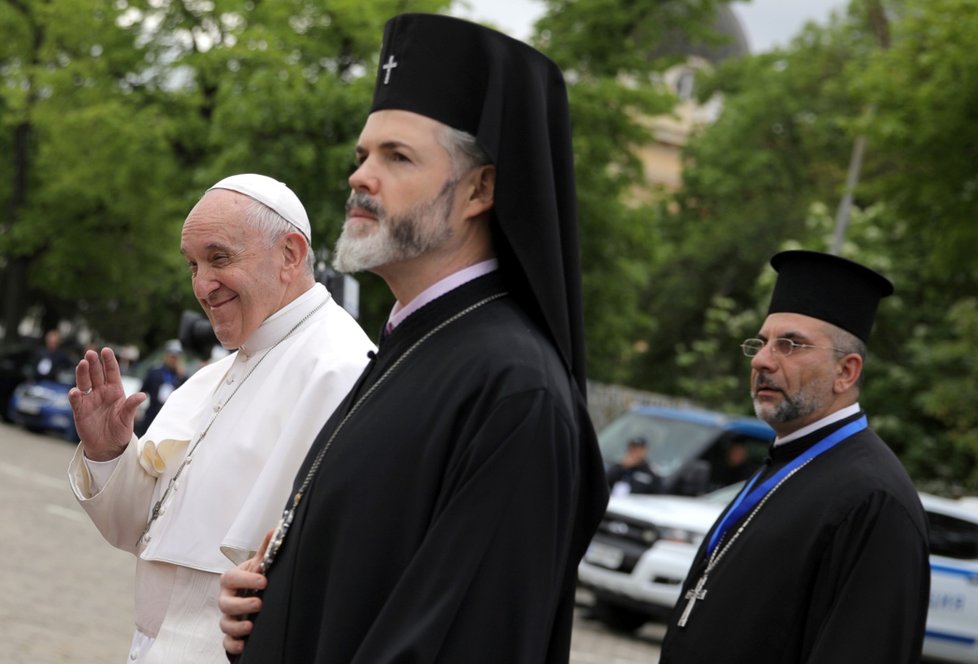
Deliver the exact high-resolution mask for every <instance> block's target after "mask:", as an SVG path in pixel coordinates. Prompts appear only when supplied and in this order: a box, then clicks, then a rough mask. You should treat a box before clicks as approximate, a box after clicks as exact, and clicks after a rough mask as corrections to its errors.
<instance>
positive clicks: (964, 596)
mask: <svg viewBox="0 0 978 664" xmlns="http://www.w3.org/2000/svg"><path fill="white" fill-rule="evenodd" d="M739 488H740V487H739V485H734V486H731V487H726V488H723V489H720V490H718V491H716V492H713V493H711V494H706V495H704V496H699V497H696V498H690V497H683V496H662V495H652V496H641V495H625V496H613V497H612V498H611V500H610V501H609V503H608V510H607V513H606V514H605V518H604V519H603V520H602V522H601V525H600V526H599V527H598V531H597V533H596V534H595V536H594V538H593V540H592V542H591V545H590V547H589V548H588V550H587V553H586V554H585V555H584V559H583V560H582V561H581V564H580V567H579V569H578V579H579V583H580V585H581V586H582V587H584V588H586V589H588V590H590V591H591V593H592V594H593V596H594V608H593V613H594V616H595V617H596V618H598V619H599V620H601V621H603V622H605V623H606V624H607V625H608V626H609V627H611V628H613V629H616V630H620V631H632V630H635V629H638V628H639V627H641V626H642V625H643V624H645V623H646V622H648V621H649V620H654V619H661V618H663V617H665V616H667V615H668V614H669V613H670V612H671V610H672V607H673V606H674V605H675V603H676V601H677V600H678V599H679V591H680V589H681V587H682V583H683V580H684V579H685V578H686V574H687V573H688V572H689V568H690V566H691V565H692V563H693V557H694V556H695V555H696V551H697V549H698V548H699V545H700V542H702V541H703V537H704V536H705V535H706V533H707V532H708V531H709V529H710V527H711V526H712V525H713V522H714V521H716V519H717V517H718V516H719V515H720V513H721V512H722V511H723V509H724V507H725V506H726V505H727V504H728V503H729V502H730V500H732V499H733V497H734V495H735V494H736V492H737V490H738V489H739ZM920 500H921V503H922V504H923V506H924V510H925V511H926V512H927V519H928V522H929V526H930V546H931V555H930V562H931V593H930V610H929V612H928V615H927V631H926V635H925V638H924V656H925V657H926V658H928V659H929V660H932V661H941V662H962V663H965V662H966V663H969V664H978V498H970V499H961V500H948V499H944V498H938V497H936V496H932V495H929V494H923V493H922V494H920Z"/></svg>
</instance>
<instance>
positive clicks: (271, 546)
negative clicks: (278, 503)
mask: <svg viewBox="0 0 978 664" xmlns="http://www.w3.org/2000/svg"><path fill="white" fill-rule="evenodd" d="M505 295H506V293H505V292H504V293H496V294H495V295H490V296H489V297H487V298H485V299H483V300H480V301H478V302H476V303H475V304H473V305H470V306H469V307H467V308H465V309H463V310H462V311H459V312H458V313H456V314H455V315H454V316H452V317H451V318H449V319H447V320H444V321H442V322H441V323H440V324H438V325H436V326H435V327H434V328H432V329H431V330H429V331H428V332H427V333H426V334H425V335H424V336H423V337H421V338H420V339H418V340H417V341H415V342H414V344H412V345H411V347H410V348H408V349H407V350H406V351H404V353H403V354H402V355H401V356H400V357H399V358H397V360H396V361H395V362H394V364H392V365H391V366H390V367H389V368H388V369H387V371H385V372H384V373H383V374H382V375H381V376H380V378H378V379H377V381H376V382H375V383H374V384H373V385H371V386H370V389H368V390H367V391H366V392H364V393H363V395H362V396H361V397H360V398H359V399H357V401H356V403H355V404H354V405H353V407H352V408H350V410H349V411H347V413H346V415H345V416H344V417H343V419H342V420H340V423H339V424H337V425H336V428H335V429H333V433H332V434H331V435H330V437H329V439H328V440H327V441H326V444H325V445H323V447H322V449H320V450H319V452H318V453H317V454H316V458H315V459H313V462H312V465H311V466H309V472H307V473H306V476H305V478H304V479H303V480H302V484H301V485H300V486H299V489H298V491H296V492H295V495H294V496H293V497H292V504H291V505H289V506H288V507H287V508H285V511H283V512H282V518H281V519H279V523H278V527H277V528H276V529H275V534H274V535H273V536H272V539H271V541H269V543H268V547H267V548H266V549H265V555H264V556H263V557H262V560H261V565H260V567H259V571H260V572H261V573H262V574H267V573H268V570H269V568H270V567H271V566H272V563H273V562H274V561H275V557H276V556H277V555H278V552H279V549H281V548H282V543H283V542H284V541H285V536H286V534H288V532H289V526H291V525H292V520H293V519H294V518H295V512H296V509H298V507H299V502H300V501H301V500H302V496H303V495H305V493H306V490H307V489H308V488H309V485H310V484H312V481H313V479H315V477H316V473H318V472H319V467H320V466H321V465H322V463H323V457H325V456H326V452H328V451H329V448H330V446H331V445H332V444H333V441H334V440H335V439H336V436H337V435H338V434H339V432H340V430H341V429H342V428H343V425H344V424H346V423H347V422H348V421H349V420H350V418H351V417H353V415H354V414H356V412H357V411H359V410H360V408H361V406H363V404H364V403H365V402H366V401H367V399H369V398H370V397H371V396H372V395H373V394H374V393H375V392H376V391H377V390H378V389H379V388H380V386H381V385H382V384H383V383H384V382H386V381H387V379H388V378H389V377H390V375H391V374H392V373H394V371H395V370H397V368H398V367H399V366H401V364H403V362H404V361H405V360H406V359H407V358H408V357H409V356H410V355H411V354H412V353H413V352H414V351H415V350H417V348H418V347H419V346H420V345H421V344H423V343H424V342H426V341H427V340H428V339H429V338H431V337H432V336H433V335H435V334H436V333H437V332H439V331H440V330H441V329H442V328H444V327H446V326H448V325H450V324H452V323H454V322H455V321H457V320H458V319H459V318H462V317H463V316H465V315H467V314H470V313H472V312H473V311H475V310H476V309H478V308H479V307H481V306H483V305H485V304H488V303H489V302H492V301H493V300H497V299H499V298H501V297H504V296H505Z"/></svg>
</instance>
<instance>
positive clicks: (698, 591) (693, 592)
mask: <svg viewBox="0 0 978 664" xmlns="http://www.w3.org/2000/svg"><path fill="white" fill-rule="evenodd" d="M705 585H706V574H704V575H703V576H701V577H700V580H699V581H697V582H696V587H695V588H690V589H689V590H687V591H686V600H687V601H686V608H685V609H683V615H681V616H679V622H678V623H676V624H677V625H679V626H680V627H685V626H686V623H687V622H688V621H689V614H691V613H692V612H693V606H694V605H695V604H696V602H698V601H701V600H704V599H706V589H705V588H704V587H703V586H705Z"/></svg>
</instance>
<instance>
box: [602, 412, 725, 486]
mask: <svg viewBox="0 0 978 664" xmlns="http://www.w3.org/2000/svg"><path fill="white" fill-rule="evenodd" d="M719 433H720V431H719V429H717V428H716V427H711V426H705V425H703V424H698V423H696V422H685V421H682V420H673V419H668V418H664V417H657V416H654V415H647V414H643V413H634V412H633V413H626V414H625V415H622V416H621V417H619V418H618V419H617V420H615V421H614V422H612V423H611V424H609V425H608V426H607V427H605V428H604V429H603V430H602V431H601V433H600V434H599V436H598V442H599V444H600V446H601V455H602V456H603V457H604V460H605V463H606V464H609V465H610V464H613V463H615V462H617V461H618V460H619V459H621V458H622V457H623V456H624V454H625V447H626V446H627V444H628V441H629V440H630V439H632V438H634V437H637V436H641V437H643V438H645V441H646V443H647V445H648V448H647V449H648V453H647V459H648V462H649V465H650V466H651V467H652V470H654V471H655V472H656V474H658V475H659V476H661V477H668V476H669V475H672V474H673V473H675V472H676V471H677V470H679V469H680V468H681V467H682V465H683V463H684V462H685V461H686V460H687V459H690V458H692V457H695V456H698V455H699V453H700V452H701V451H702V450H703V449H704V448H705V447H706V446H707V445H708V444H709V443H710V442H711V441H712V440H714V439H715V438H716V437H717V435H718V434H719Z"/></svg>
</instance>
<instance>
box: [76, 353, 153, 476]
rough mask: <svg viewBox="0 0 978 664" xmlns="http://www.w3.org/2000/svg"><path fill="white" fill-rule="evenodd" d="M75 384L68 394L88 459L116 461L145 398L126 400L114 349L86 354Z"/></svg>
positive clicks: (78, 366) (77, 371)
mask: <svg viewBox="0 0 978 664" xmlns="http://www.w3.org/2000/svg"><path fill="white" fill-rule="evenodd" d="M75 384H76V387H73V388H71V390H70V391H69V392H68V402H69V403H70V404H71V410H72V412H73V413H74V416H75V429H76V431H77V432H78V436H79V438H81V441H82V445H83V446H84V448H85V456H86V457H88V458H89V459H92V460H93V461H108V460H109V459H114V458H115V457H117V456H119V455H120V454H122V452H123V451H124V450H125V449H126V445H128V444H129V440H130V439H131V438H132V433H133V420H134V419H135V417H136V410H137V409H138V408H139V404H141V403H142V402H143V401H145V400H146V398H147V397H146V395H145V394H143V393H139V394H134V395H132V396H130V397H128V398H127V397H126V393H125V390H123V389H122V373H121V372H120V371H119V362H118V361H117V360H116V358H115V353H113V352H112V349H111V348H103V349H102V353H101V355H100V354H99V353H96V352H95V351H94V350H89V351H87V352H86V353H85V357H84V358H83V359H82V360H81V361H80V362H79V363H78V365H77V366H76V367H75Z"/></svg>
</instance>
